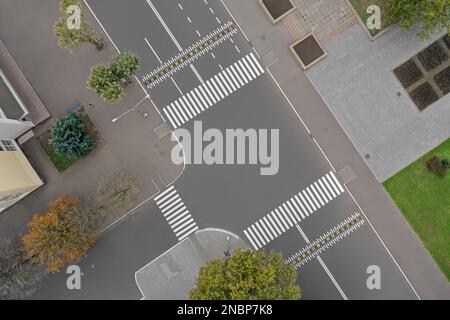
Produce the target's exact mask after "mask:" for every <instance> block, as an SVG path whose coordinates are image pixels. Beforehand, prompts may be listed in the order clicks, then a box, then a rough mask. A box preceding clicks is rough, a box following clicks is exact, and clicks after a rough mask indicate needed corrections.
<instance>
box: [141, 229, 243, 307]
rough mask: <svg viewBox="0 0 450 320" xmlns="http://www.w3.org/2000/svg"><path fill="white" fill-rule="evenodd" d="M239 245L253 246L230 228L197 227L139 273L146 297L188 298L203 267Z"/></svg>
mask: <svg viewBox="0 0 450 320" xmlns="http://www.w3.org/2000/svg"><path fill="white" fill-rule="evenodd" d="M238 248H240V249H242V250H248V249H249V247H248V245H247V243H246V242H245V241H243V240H241V239H240V238H239V237H238V236H236V235H235V234H232V233H230V232H228V231H225V230H220V229H203V230H200V231H197V232H196V233H195V234H193V235H191V236H190V237H188V238H186V239H184V240H183V241H181V242H179V243H178V244H177V245H175V246H174V247H172V248H171V249H169V250H168V251H166V252H165V253H163V254H162V255H161V256H159V257H158V258H156V259H155V260H153V261H151V262H149V263H148V264H147V265H146V266H144V267H143V268H141V269H140V270H138V271H137V272H136V273H135V280H136V284H137V286H138V287H139V290H140V291H141V293H142V295H143V297H142V299H145V300H161V299H166V300H186V299H187V298H188V293H189V290H191V289H192V288H193V287H194V286H195V282H196V280H197V277H198V272H199V270H200V268H201V267H202V266H203V265H204V264H205V263H206V262H208V261H210V260H213V259H219V258H224V257H225V256H226V255H229V254H232V253H233V252H234V251H235V250H236V249H238Z"/></svg>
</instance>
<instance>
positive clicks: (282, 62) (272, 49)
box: [224, 0, 450, 299]
mask: <svg viewBox="0 0 450 320" xmlns="http://www.w3.org/2000/svg"><path fill="white" fill-rule="evenodd" d="M224 2H225V5H226V6H227V7H228V9H229V10H230V12H231V14H232V15H233V16H234V18H235V19H236V21H237V23H238V24H239V25H240V26H241V28H242V29H243V31H244V33H245V34H246V35H247V37H248V38H249V41H250V42H251V43H252V44H253V46H254V48H255V50H256V51H257V52H258V53H259V54H260V55H261V57H262V60H263V61H264V63H265V64H266V66H267V67H268V68H269V70H270V71H271V73H272V74H273V76H274V78H275V79H276V81H277V82H278V83H279V85H280V87H281V89H282V90H283V91H284V93H285V94H286V96H287V98H288V99H289V100H290V102H291V103H292V105H293V107H294V109H295V110H296V111H297V113H298V114H299V116H300V117H301V119H302V120H303V121H304V122H305V124H306V125H307V126H308V128H309V130H310V131H311V134H312V137H313V138H315V139H316V141H317V142H318V144H319V145H320V146H321V148H322V149H323V151H324V153H325V154H326V155H327V156H328V158H329V160H330V162H331V163H332V165H333V166H334V167H335V169H336V170H337V171H339V170H340V169H342V168H344V167H346V166H350V167H351V169H352V170H353V172H354V173H355V175H356V178H355V179H354V180H352V181H351V182H349V183H348V184H347V187H348V189H349V191H350V192H351V194H353V196H354V198H355V199H356V201H357V203H358V205H359V206H360V208H361V210H362V212H364V213H365V214H366V216H367V218H368V220H369V221H370V222H371V223H372V225H373V227H374V229H375V230H376V231H377V232H378V234H379V236H380V238H381V239H382V240H383V242H384V244H385V246H386V247H387V249H388V250H389V251H390V252H391V254H392V256H393V257H394V258H395V260H396V261H397V263H398V264H399V266H400V268H401V269H402V270H403V271H404V272H405V274H406V276H407V277H408V279H409V280H410V282H411V283H412V285H413V286H414V288H415V289H416V290H417V292H418V294H419V296H420V297H421V298H422V299H450V285H449V283H448V281H447V279H446V278H445V277H444V276H443V274H442V272H441V271H440V270H439V268H438V267H437V265H436V264H435V262H434V261H433V259H432V258H431V256H430V255H429V253H428V252H427V251H426V249H425V248H424V246H423V245H422V243H421V242H420V239H419V238H418V237H417V235H416V234H415V233H414V232H413V230H412V229H411V227H410V226H409V224H408V222H407V221H406V219H405V218H404V217H403V215H402V213H401V212H400V211H399V210H398V208H397V207H396V205H395V204H394V203H393V201H392V200H391V198H390V197H389V195H388V194H387V193H386V191H385V190H384V188H383V186H382V185H381V184H380V183H379V182H378V181H377V179H376V178H375V177H374V175H373V174H372V172H371V171H370V169H369V168H368V167H367V165H366V163H365V162H364V160H363V159H362V158H361V157H360V155H359V153H358V152H357V151H356V149H355V148H354V146H353V145H352V143H351V141H350V140H349V139H348V137H347V135H346V134H345V132H344V131H343V130H342V128H341V127H340V125H339V123H338V122H337V121H336V119H335V118H334V117H333V115H332V113H331V112H330V110H329V108H328V107H327V105H326V104H325V102H324V101H323V99H322V98H321V97H320V95H319V94H318V93H317V91H316V90H315V88H314V87H313V86H312V84H311V83H310V82H309V80H308V79H307V77H306V75H305V73H304V72H303V71H302V70H301V68H300V66H299V65H298V64H297V63H296V62H295V60H294V58H293V57H292V56H291V54H290V52H289V45H290V44H291V43H292V38H291V35H290V34H289V33H288V31H287V30H286V29H285V27H284V26H283V24H278V25H272V24H271V23H270V22H269V20H268V19H267V17H266V16H265V15H264V13H263V11H262V10H261V8H260V7H259V5H258V3H257V1H239V0H224Z"/></svg>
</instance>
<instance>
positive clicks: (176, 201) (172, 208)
mask: <svg viewBox="0 0 450 320" xmlns="http://www.w3.org/2000/svg"><path fill="white" fill-rule="evenodd" d="M155 202H156V205H157V206H158V208H159V210H161V213H162V214H163V216H164V218H165V219H166V220H167V222H168V223H169V226H170V228H171V229H172V230H173V232H174V233H175V236H176V237H177V238H178V240H180V241H181V240H183V239H185V238H186V237H188V236H189V235H190V234H192V233H194V232H195V231H197V230H198V226H197V224H196V223H195V221H194V219H193V218H192V216H191V214H190V213H189V210H188V209H187V208H186V205H185V204H184V202H183V199H181V197H180V195H179V194H178V192H177V190H175V188H174V187H173V186H170V187H169V188H167V189H166V190H164V191H163V192H162V193H161V194H159V195H158V196H157V197H155Z"/></svg>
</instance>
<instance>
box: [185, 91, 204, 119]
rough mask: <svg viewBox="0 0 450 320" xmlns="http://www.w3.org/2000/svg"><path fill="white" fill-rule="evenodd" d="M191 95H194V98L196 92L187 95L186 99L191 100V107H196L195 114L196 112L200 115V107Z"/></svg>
mask: <svg viewBox="0 0 450 320" xmlns="http://www.w3.org/2000/svg"><path fill="white" fill-rule="evenodd" d="M191 94H192V96H193V95H194V91H191V92H188V93H187V94H186V97H187V99H189V101H190V102H191V105H192V106H193V107H194V109H195V112H196V113H197V114H199V113H200V112H201V111H200V109H199V107H198V104H197V103H195V102H194V99H193V98H192V97H191Z"/></svg>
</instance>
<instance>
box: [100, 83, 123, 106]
mask: <svg viewBox="0 0 450 320" xmlns="http://www.w3.org/2000/svg"><path fill="white" fill-rule="evenodd" d="M124 94H125V93H124V92H123V87H122V85H121V84H120V83H119V82H111V83H109V84H108V86H107V87H106V88H105V89H104V90H103V91H102V93H100V97H102V98H103V100H104V101H105V102H107V103H113V102H116V101H118V100H120V99H121V98H122V97H123V96H124Z"/></svg>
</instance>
